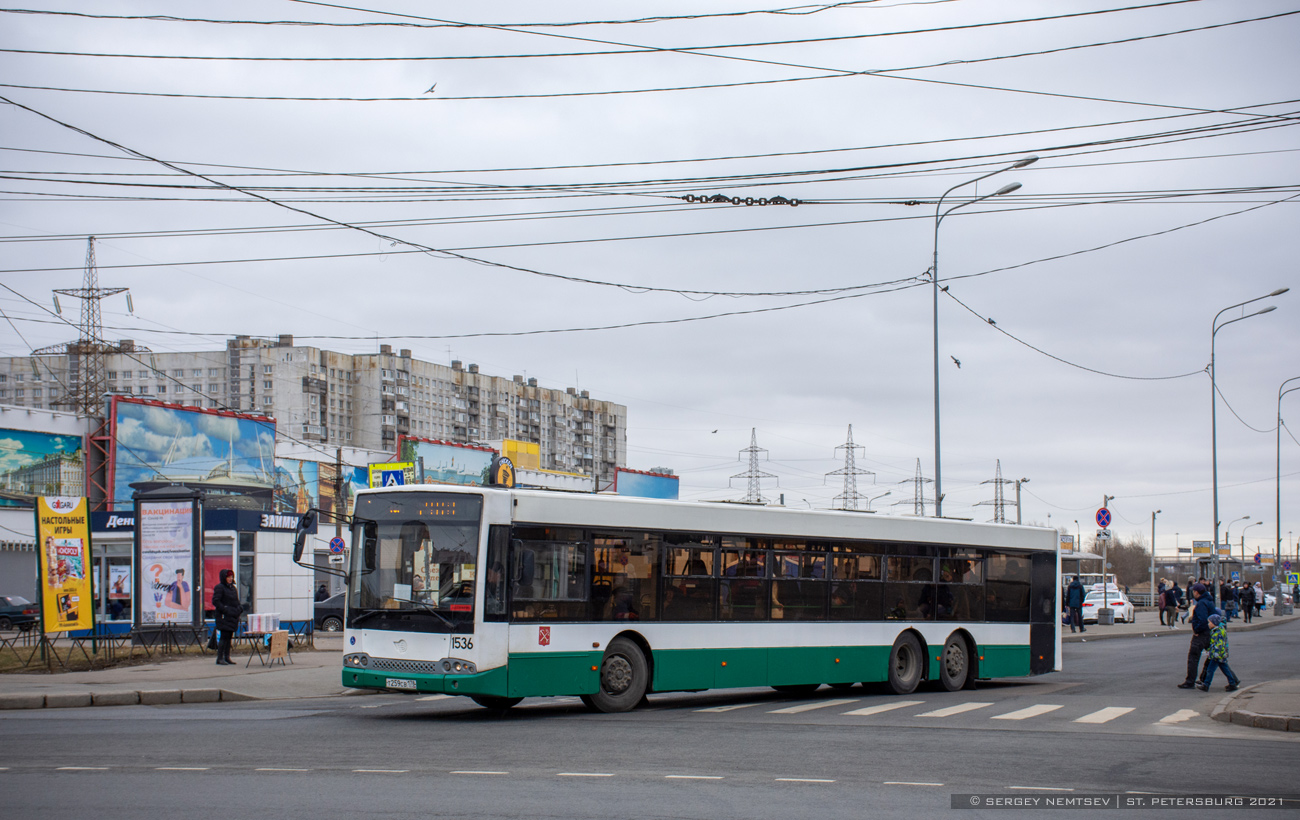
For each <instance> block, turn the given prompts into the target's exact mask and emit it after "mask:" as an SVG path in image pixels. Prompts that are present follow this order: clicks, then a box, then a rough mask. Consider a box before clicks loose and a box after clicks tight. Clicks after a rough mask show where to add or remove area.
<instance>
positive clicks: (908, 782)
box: [884, 780, 943, 786]
mask: <svg viewBox="0 0 1300 820" xmlns="http://www.w3.org/2000/svg"><path fill="white" fill-rule="evenodd" d="M884 785H886V786H942V785H943V784H942V783H921V782H919V781H914V780H886V781H885V783H884Z"/></svg>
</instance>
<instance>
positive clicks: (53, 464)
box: [0, 429, 86, 498]
mask: <svg viewBox="0 0 1300 820" xmlns="http://www.w3.org/2000/svg"><path fill="white" fill-rule="evenodd" d="M83 456H84V454H83V452H82V449H81V436H65V435H57V434H55V433H38V432H32V431H30V430H10V429H0V489H4V490H5V491H6V492H10V493H16V494H19V495H30V496H40V495H44V496H58V497H73V498H75V497H76V496H79V495H81V494H82V493H84V492H85V489H84V486H85V473H86V466H85V462H84V460H83Z"/></svg>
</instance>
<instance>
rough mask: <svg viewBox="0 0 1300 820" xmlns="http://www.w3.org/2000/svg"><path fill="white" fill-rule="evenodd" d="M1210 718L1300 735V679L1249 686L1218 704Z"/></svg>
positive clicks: (1272, 681)
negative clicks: (1298, 733)
mask: <svg viewBox="0 0 1300 820" xmlns="http://www.w3.org/2000/svg"><path fill="white" fill-rule="evenodd" d="M1210 717H1212V718H1214V719H1215V720H1220V721H1223V722H1224V723H1237V724H1240V725H1242V726H1254V727H1256V728H1258V729H1275V730H1277V731H1279V732H1300V678H1292V679H1291V680H1271V681H1265V682H1264V683H1257V684H1255V685H1254V686H1247V687H1246V688H1245V689H1242V690H1241V691H1240V692H1233V693H1232V694H1231V695H1229V696H1228V697H1226V698H1224V699H1223V700H1221V701H1219V704H1218V705H1217V706H1215V707H1214V711H1213V712H1211V713H1210Z"/></svg>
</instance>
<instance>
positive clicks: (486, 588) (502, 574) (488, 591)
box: [483, 524, 510, 621]
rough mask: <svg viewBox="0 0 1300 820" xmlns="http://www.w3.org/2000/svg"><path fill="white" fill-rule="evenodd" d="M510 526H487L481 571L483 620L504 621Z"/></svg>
mask: <svg viewBox="0 0 1300 820" xmlns="http://www.w3.org/2000/svg"><path fill="white" fill-rule="evenodd" d="M509 549H510V528H509V527H507V526H504V525H501V524H493V525H492V526H491V527H489V528H488V548H487V561H486V562H485V566H484V571H483V620H485V621H504V620H505V619H506V607H507V604H508V595H507V591H506V587H507V584H506V577H507V576H506V569H505V568H506V567H507V566H508V565H509V555H508V552H509Z"/></svg>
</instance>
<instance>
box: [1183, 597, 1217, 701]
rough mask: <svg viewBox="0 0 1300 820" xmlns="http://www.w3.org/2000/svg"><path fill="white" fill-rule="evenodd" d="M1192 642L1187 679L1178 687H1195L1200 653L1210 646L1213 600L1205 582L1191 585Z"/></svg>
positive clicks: (1189, 651)
mask: <svg viewBox="0 0 1300 820" xmlns="http://www.w3.org/2000/svg"><path fill="white" fill-rule="evenodd" d="M1192 599H1193V600H1192V605H1191V610H1192V642H1191V645H1190V646H1188V649H1187V679H1186V680H1184V681H1183V682H1182V683H1180V684H1178V688H1179V689H1195V688H1196V677H1197V672H1196V667H1197V666H1199V665H1200V663H1201V653H1203V652H1205V650H1207V649H1209V648H1210V616H1211V615H1213V614H1214V602H1213V601H1211V600H1210V594H1209V589H1207V588H1206V586H1205V584H1196V585H1195V586H1193V587H1192Z"/></svg>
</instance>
